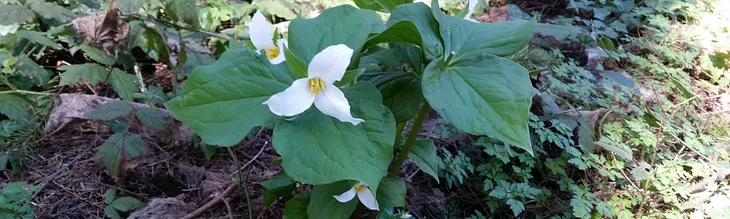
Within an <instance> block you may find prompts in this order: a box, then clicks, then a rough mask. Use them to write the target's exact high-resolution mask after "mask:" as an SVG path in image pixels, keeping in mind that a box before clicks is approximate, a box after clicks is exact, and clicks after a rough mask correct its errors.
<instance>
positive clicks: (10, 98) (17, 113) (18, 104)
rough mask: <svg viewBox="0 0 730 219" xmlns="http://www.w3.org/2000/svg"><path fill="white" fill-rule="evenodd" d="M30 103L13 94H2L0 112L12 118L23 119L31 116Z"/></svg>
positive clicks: (0, 96)
mask: <svg viewBox="0 0 730 219" xmlns="http://www.w3.org/2000/svg"><path fill="white" fill-rule="evenodd" d="M28 106H30V103H28V101H26V100H25V99H23V98H21V97H19V96H15V95H13V94H0V114H3V115H5V116H7V117H8V118H10V119H12V120H23V119H26V118H28V117H30V115H31V113H30V109H29V108H28Z"/></svg>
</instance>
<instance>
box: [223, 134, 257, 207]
mask: <svg viewBox="0 0 730 219" xmlns="http://www.w3.org/2000/svg"><path fill="white" fill-rule="evenodd" d="M226 149H227V150H228V153H230V154H231V158H233V162H234V163H236V167H238V169H239V171H237V172H238V181H239V182H241V184H242V186H243V190H244V191H243V192H244V195H246V205H248V218H250V219H253V212H252V210H251V200H250V199H249V197H248V185H247V183H246V181H247V179H246V178H244V177H243V173H241V171H240V169H242V167H241V162H239V161H238V158H237V157H236V153H234V152H233V150H232V149H231V147H226ZM234 183H235V182H234Z"/></svg>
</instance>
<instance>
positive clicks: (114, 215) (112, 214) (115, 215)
mask: <svg viewBox="0 0 730 219" xmlns="http://www.w3.org/2000/svg"><path fill="white" fill-rule="evenodd" d="M104 215H105V216H107V217H109V218H111V219H122V216H119V212H117V210H116V209H114V207H113V206H111V205H107V206H106V207H104Z"/></svg>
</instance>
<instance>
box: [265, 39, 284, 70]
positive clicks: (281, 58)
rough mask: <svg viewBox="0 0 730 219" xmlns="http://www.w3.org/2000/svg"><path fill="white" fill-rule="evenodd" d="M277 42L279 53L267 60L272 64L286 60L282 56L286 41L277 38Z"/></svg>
mask: <svg viewBox="0 0 730 219" xmlns="http://www.w3.org/2000/svg"><path fill="white" fill-rule="evenodd" d="M277 43H278V44H279V55H277V56H276V58H274V59H271V60H269V62H271V64H273V65H276V64H279V63H282V62H283V61H286V57H285V56H284V47H285V46H286V45H287V44H288V43H287V42H286V40H285V39H279V41H278V42H277Z"/></svg>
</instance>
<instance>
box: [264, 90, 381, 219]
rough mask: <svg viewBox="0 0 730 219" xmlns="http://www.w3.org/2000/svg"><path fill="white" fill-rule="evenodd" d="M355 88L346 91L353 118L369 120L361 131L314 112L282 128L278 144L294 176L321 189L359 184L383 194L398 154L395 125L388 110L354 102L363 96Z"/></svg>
mask: <svg viewBox="0 0 730 219" xmlns="http://www.w3.org/2000/svg"><path fill="white" fill-rule="evenodd" d="M358 84H361V83H358ZM366 84H367V83H366ZM369 87H370V88H369V89H368V90H373V92H370V94H369V95H370V96H375V98H377V100H380V96H379V93H378V92H377V90H376V89H374V87H373V86H372V85H369ZM352 88H353V87H348V88H346V89H344V91H343V92H344V93H345V96H346V97H347V99H348V100H350V105H351V106H352V113H353V116H355V117H356V118H362V119H363V120H365V122H363V123H361V124H360V125H358V126H354V125H352V124H350V123H343V122H340V121H339V120H337V119H335V118H332V117H330V116H327V115H324V114H322V113H321V112H319V111H318V110H314V109H310V110H308V111H305V112H304V113H302V114H299V115H297V118H296V119H293V120H291V121H285V120H284V121H280V122H279V123H277V124H276V127H275V128H274V136H273V139H272V142H273V146H274V149H276V151H277V152H278V153H279V154H280V155H281V157H282V160H283V162H282V166H283V167H284V170H285V171H286V172H287V174H289V176H291V177H292V178H294V179H295V180H297V181H300V182H302V183H307V184H315V185H319V184H327V183H333V182H336V181H339V180H342V179H352V180H359V181H363V182H365V183H366V184H368V185H370V186H371V189H372V190H373V191H377V185H378V184H379V182H380V179H381V178H382V176H383V175H384V174H385V172H386V169H387V168H388V165H389V163H390V160H391V156H392V154H393V142H394V141H395V121H394V119H393V116H392V114H391V113H390V111H388V109H387V107H385V106H382V105H380V104H378V102H373V101H372V100H359V101H357V100H358V99H357V98H353V95H354V94H355V95H362V94H363V92H357V93H351V92H350V91H349V90H351V89H352ZM361 88H365V87H362V85H361V86H360V89H358V90H362V89H361ZM313 158H317V159H313ZM373 185H374V186H373ZM313 218H319V217H313Z"/></svg>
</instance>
